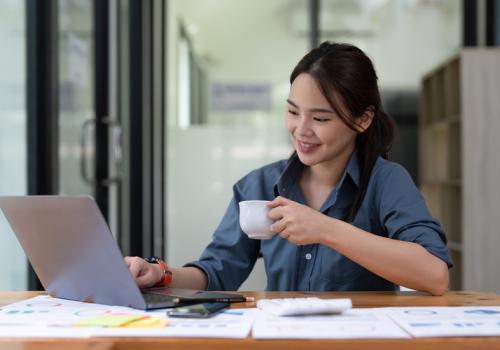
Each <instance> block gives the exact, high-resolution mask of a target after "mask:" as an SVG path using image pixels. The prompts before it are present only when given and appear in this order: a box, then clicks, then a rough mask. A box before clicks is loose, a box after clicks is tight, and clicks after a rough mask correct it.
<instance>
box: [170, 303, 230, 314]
mask: <svg viewBox="0 0 500 350" xmlns="http://www.w3.org/2000/svg"><path fill="white" fill-rule="evenodd" d="M228 306H229V303H203V304H193V305H186V306H179V307H176V308H174V309H171V310H169V311H167V315H168V316H169V317H194V318H208V317H212V316H214V315H216V314H218V313H219V312H221V311H223V310H224V309H226V308H227V307H228Z"/></svg>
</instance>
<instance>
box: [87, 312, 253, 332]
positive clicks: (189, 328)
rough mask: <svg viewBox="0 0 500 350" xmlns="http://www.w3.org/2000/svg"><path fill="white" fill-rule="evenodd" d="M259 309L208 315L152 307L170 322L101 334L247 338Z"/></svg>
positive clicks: (116, 329)
mask: <svg viewBox="0 0 500 350" xmlns="http://www.w3.org/2000/svg"><path fill="white" fill-rule="evenodd" d="M256 312H257V310H256V309H229V310H226V311H224V312H221V313H220V314H217V315H216V316H214V317H211V318H207V319H195V318H175V317H170V318H168V317H167V316H166V310H161V311H149V312H147V314H148V315H150V316H159V317H164V318H168V320H169V321H170V323H169V324H168V326H167V327H165V328H161V329H140V328H137V329H127V328H102V329H101V330H100V331H99V332H98V333H96V334H95V335H96V336H100V337H107V336H110V337H115V336H117V337H118V336H126V337H133V336H137V337H179V338H184V337H191V338H192V337H197V338H233V339H243V338H246V337H247V336H248V334H249V333H250V330H251V329H252V324H253V321H254V318H255V313H256Z"/></svg>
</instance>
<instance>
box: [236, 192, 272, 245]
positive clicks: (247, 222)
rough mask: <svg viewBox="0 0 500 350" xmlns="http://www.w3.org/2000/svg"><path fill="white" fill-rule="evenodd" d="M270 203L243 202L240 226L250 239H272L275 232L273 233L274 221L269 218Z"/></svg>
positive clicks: (241, 204) (241, 203)
mask: <svg viewBox="0 0 500 350" xmlns="http://www.w3.org/2000/svg"><path fill="white" fill-rule="evenodd" d="M268 203H269V201H258V200H255V201H241V202H240V203H239V206H240V226H241V229H242V230H243V232H245V233H246V234H247V235H248V237H249V238H252V239H270V238H271V237H272V236H273V235H274V232H272V231H271V225H272V224H273V221H272V220H271V219H270V218H269V216H268V214H269V210H270V209H269V208H268V207H267V206H266V204H268Z"/></svg>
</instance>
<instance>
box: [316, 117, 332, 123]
mask: <svg viewBox="0 0 500 350" xmlns="http://www.w3.org/2000/svg"><path fill="white" fill-rule="evenodd" d="M314 120H316V121H317V122H320V123H324V122H327V121H329V120H330V118H314Z"/></svg>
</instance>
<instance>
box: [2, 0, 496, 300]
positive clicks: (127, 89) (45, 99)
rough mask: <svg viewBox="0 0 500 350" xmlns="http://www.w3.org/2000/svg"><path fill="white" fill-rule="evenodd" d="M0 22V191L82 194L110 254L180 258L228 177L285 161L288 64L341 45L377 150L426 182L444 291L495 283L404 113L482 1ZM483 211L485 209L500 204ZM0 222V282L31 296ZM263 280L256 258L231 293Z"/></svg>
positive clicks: (456, 199)
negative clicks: (381, 132) (444, 234)
mask: <svg viewBox="0 0 500 350" xmlns="http://www.w3.org/2000/svg"><path fill="white" fill-rule="evenodd" d="M0 17H1V20H0V42H1V43H2V44H1V47H2V53H3V54H2V55H0V72H1V73H0V90H1V94H0V125H1V127H0V164H1V166H0V195H26V194H30V195H49V194H63V195H91V196H93V197H94V198H95V199H96V201H97V203H98V205H99V207H100V209H101V211H102V212H103V215H104V216H105V218H106V220H107V222H108V224H109V226H110V228H111V230H112V232H113V234H114V236H115V238H116V240H117V242H118V244H119V246H120V248H121V250H122V252H123V254H124V255H138V256H152V255H157V256H162V257H164V258H165V260H166V261H167V262H168V263H169V264H171V265H172V266H181V265H183V264H184V263H186V262H189V261H192V260H195V259H197V258H198V257H199V255H200V254H201V252H202V251H203V249H204V247H205V246H206V245H207V244H208V242H209V241H210V239H211V236H212V233H213V231H214V230H215V228H216V226H217V224H218V223H219V221H220V219H221V218H222V215H223V213H224V211H225V210H226V207H227V205H228V203H229V200H230V198H231V195H232V185H233V183H234V182H235V181H237V180H238V179H239V178H241V177H242V176H244V175H245V174H246V173H247V172H249V171H250V170H252V169H254V168H256V167H260V166H262V165H265V164H267V163H270V162H273V161H276V160H278V159H283V158H287V157H288V156H289V155H290V154H291V152H292V148H291V144H290V142H289V138H288V135H287V132H286V129H285V128H284V127H283V116H284V112H285V101H286V98H287V95H288V89H289V80H288V79H289V74H290V72H291V70H292V69H293V67H294V65H295V63H296V62H297V61H298V60H299V59H300V58H301V57H302V56H303V55H304V54H305V53H306V52H307V51H308V50H309V49H310V48H311V47H313V46H315V45H317V44H318V43H320V42H322V41H324V40H332V41H339V42H348V43H352V44H354V45H356V46H359V47H360V48H361V49H363V50H364V51H365V52H366V53H367V54H368V55H369V56H370V57H371V58H372V59H373V61H374V64H375V67H376V69H377V73H378V77H379V85H380V88H381V92H382V97H383V102H384V106H385V108H386V110H387V111H388V112H389V113H390V114H391V115H392V116H393V117H394V118H395V120H396V123H397V125H398V134H397V139H396V142H395V145H394V148H393V151H392V154H391V158H392V159H393V160H395V161H397V162H399V163H401V164H403V165H404V166H405V167H406V168H407V169H408V171H409V172H410V174H411V176H412V177H413V179H414V181H415V182H416V183H417V184H418V185H420V186H421V188H422V186H424V187H425V185H426V184H427V185H429V186H427V187H425V188H422V189H423V193H424V196H425V197H426V199H427V200H428V201H429V202H430V203H429V206H430V209H431V212H432V213H433V215H435V216H436V217H437V218H438V219H439V220H441V221H442V222H444V226H445V230H447V229H449V228H451V229H453V230H457V232H458V233H455V234H453V235H452V238H453V239H450V242H449V247H450V251H452V255H453V257H454V260H455V268H454V270H452V271H451V277H452V278H451V283H450V289H452V290H465V289H474V290H493V291H496V292H500V277H499V275H498V274H496V273H494V271H495V269H497V268H498V267H499V266H500V257H499V255H498V254H497V252H496V250H498V247H500V241H499V239H498V238H496V237H498V236H500V235H499V231H498V229H496V230H487V231H485V232H483V233H481V235H480V237H483V238H484V239H485V240H484V244H483V247H484V246H488V245H489V246H490V249H483V250H481V246H478V244H476V245H475V246H474V249H476V255H471V256H472V257H474V256H478V255H481V256H482V257H483V260H482V262H481V263H485V264H487V266H488V269H483V270H484V271H486V272H484V273H479V275H481V278H478V277H477V276H478V274H477V273H476V272H477V270H478V266H479V267H481V266H483V265H481V264H480V263H479V262H478V261H476V260H474V259H471V258H468V256H467V254H466V253H465V251H466V250H467V249H468V248H467V247H468V245H467V244H468V243H467V241H466V240H462V239H461V238H462V237H466V236H467V237H473V236H474V235H475V234H476V232H466V231H464V227H462V226H463V225H462V224H461V223H463V220H464V217H466V216H467V215H469V213H468V212H465V210H464V207H465V206H464V205H463V203H464V201H467V200H468V199H467V198H464V193H465V189H464V188H462V187H463V181H461V178H460V176H458V177H457V178H458V180H457V178H453V179H452V181H454V182H452V183H451V185H450V184H447V185H446V186H448V187H450V186H451V187H452V189H451V190H450V191H449V192H450V193H451V195H450V196H451V197H449V198H448V197H446V198H445V199H444V200H443V201H442V202H439V198H438V199H437V201H438V202H437V203H436V194H435V193H436V192H435V188H434V187H432V186H434V185H435V183H433V182H432V181H430V182H431V183H430V184H429V181H427V180H426V179H425V174H427V173H429V172H432V168H433V167H437V168H440V167H441V165H439V164H436V163H435V162H434V161H430V157H432V156H433V155H432V153H433V151H435V152H436V153H439V152H440V151H439V143H436V144H433V145H434V146H433V148H432V149H431V151H430V152H429V150H427V151H425V145H422V140H423V138H422V132H423V128H425V125H424V124H423V121H422V118H423V114H425V112H424V110H423V108H422V106H423V103H424V104H425V103H430V102H428V101H431V102H432V101H435V100H436V98H432V96H434V95H432V94H437V92H436V91H438V90H439V86H438V87H434V90H433V88H431V89H430V92H428V93H429V94H431V98H430V100H429V99H428V100H425V98H423V97H422V93H423V91H427V90H426V85H425V84H424V82H425V81H426V79H427V80H429V81H430V83H429V84H430V85H432V86H434V85H433V84H434V83H433V82H434V80H433V78H432V77H433V76H434V75H433V74H438V73H436V72H438V71H439V69H440V67H441V68H443V67H446V65H447V64H448V63H449V62H452V63H453V62H455V63H453V64H455V66H456V67H460V66H459V64H460V63H456V62H458V61H457V57H458V59H459V58H460V57H461V56H460V55H461V52H463V50H464V49H467V50H486V51H488V52H493V53H495V54H496V53H497V52H496V51H495V48H494V47H495V46H498V45H499V43H500V3H499V1H495V0H482V1H479V0H478V1H472V0H471V1H468V0H463V1H458V0H273V1H268V0H252V1H248V0H206V1H205V0H203V1H200V0H168V1H167V0H95V1H92V0H26V1H19V0H0ZM499 61H500V59H499ZM443 69H444V68H443ZM457 69H458V68H457ZM498 71H499V70H498V69H496V71H494V68H492V73H495V72H496V73H495V74H497V75H498ZM457 84H458V83H457ZM446 88H450V86H448V85H446V84H445V85H444V87H443V89H444V92H442V93H443V94H444V95H446V94H447V90H446ZM451 88H453V89H458V88H457V87H456V86H452V87H451ZM490 93H492V92H491V91H490ZM458 95H460V94H458ZM458 95H457V96H458ZM497 96H498V93H497ZM422 101H424V102H422ZM425 101H427V102H425ZM433 103H435V102H433ZM461 106H462V107H461V108H462V109H463V108H465V107H464V104H461ZM425 108H428V107H427V105H425ZM429 108H431V110H432V107H429ZM496 125H498V123H497V124H496ZM493 127H494V125H492V126H491V128H493ZM441 128H443V126H441ZM491 128H490V129H489V133H492V132H495V130H494V129H491ZM460 132H462V133H463V132H464V130H461V131H460ZM457 135H458V136H457ZM457 135H455V136H457V138H458V140H455V141H454V142H457V143H456V145H460V144H461V143H460V142H461V141H460V135H462V134H457ZM424 141H425V142H427V140H424ZM497 144H498V143H497ZM461 145H463V144H461ZM434 147H435V148H434ZM446 152H448V153H446V154H445V155H444V156H443V157H444V158H439V157H438V158H437V160H436V161H440V162H449V161H453V160H450V159H451V158H453V157H456V158H453V159H455V161H456V162H457V164H458V165H454V166H455V168H457V167H458V168H457V169H462V170H463V169H464V168H465V167H466V166H467V165H466V164H464V162H460V159H461V155H462V153H463V154H465V153H467V149H460V147H458V146H457V147H456V148H454V149H451V150H447V151H446ZM493 156H494V155H493ZM429 169H431V170H429ZM496 169H497V170H499V172H500V169H498V167H497V168H496ZM458 171H459V172H460V170H458ZM475 171H476V172H481V171H482V170H481V169H475ZM493 171H494V169H493ZM499 172H497V173H496V174H495V173H489V174H487V175H488V177H489V178H492V179H498V178H499V177H500V173H499ZM423 177H424V178H423ZM425 181H427V182H425ZM454 186H455V187H454ZM461 186H462V187H461ZM448 187H447V188H448ZM453 188H455V189H453ZM457 188H458V189H457ZM491 191H492V192H491V193H492V194H491V195H490V198H491V196H494V195H495V193H498V189H496V188H491ZM450 198H451V199H450ZM483 205H484V206H485V207H486V206H487V207H488V208H484V210H496V212H497V213H498V214H500V209H498V208H500V196H498V198H497V200H496V201H485V202H484V203H483ZM443 206H445V207H446V208H448V207H450V208H451V207H453V208H455V210H453V211H450V210H447V209H443ZM492 208H493V209H492ZM477 210H478V211H480V212H481V211H482V210H483V209H482V208H477ZM444 216H446V217H444ZM497 217H498V215H497ZM447 226H448V227H447ZM457 227H458V228H457ZM490 227H494V226H490ZM0 232H1V234H0V252H1V253H0V266H2V273H1V274H0V289H1V290H26V289H39V288H40V287H41V286H40V284H39V282H38V281H37V278H36V275H35V274H34V272H33V271H32V270H31V268H30V266H29V264H28V262H27V259H26V257H25V255H24V253H23V251H22V249H21V247H20V246H19V244H18V242H17V240H16V238H15V235H14V234H13V232H11V230H10V227H9V225H8V223H7V222H6V221H5V218H3V216H2V215H0ZM449 236H450V234H449ZM449 238H450V237H449ZM495 240H496V241H495ZM487 242H490V243H489V244H487ZM491 242H498V245H496V247H495V246H492V245H491ZM476 243H477V242H476ZM54 244H57V242H54ZM471 244H472V243H471ZM259 260H261V259H259ZM485 266H486V265H485ZM495 266H496V268H495ZM265 287H266V276H265V272H264V267H263V264H262V262H261V261H258V262H257V264H256V266H255V268H254V271H253V272H252V274H251V276H250V277H249V279H248V280H247V281H246V282H245V284H244V285H243V286H242V287H241V290H263V289H265Z"/></svg>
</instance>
